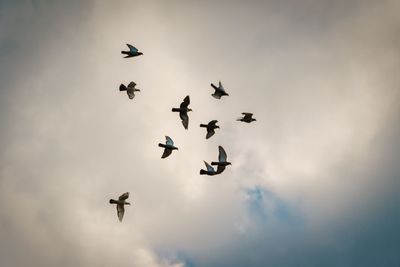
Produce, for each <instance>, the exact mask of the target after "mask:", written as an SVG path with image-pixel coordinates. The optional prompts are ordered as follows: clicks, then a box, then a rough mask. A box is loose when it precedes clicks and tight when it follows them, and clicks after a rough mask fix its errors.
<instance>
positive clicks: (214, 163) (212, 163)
mask: <svg viewBox="0 0 400 267" xmlns="http://www.w3.org/2000/svg"><path fill="white" fill-rule="evenodd" d="M211 165H219V162H215V161H213V162H211Z"/></svg>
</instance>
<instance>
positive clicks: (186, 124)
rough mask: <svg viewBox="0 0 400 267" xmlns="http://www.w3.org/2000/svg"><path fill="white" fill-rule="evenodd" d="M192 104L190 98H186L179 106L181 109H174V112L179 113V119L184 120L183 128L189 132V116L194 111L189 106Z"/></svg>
mask: <svg viewBox="0 0 400 267" xmlns="http://www.w3.org/2000/svg"><path fill="white" fill-rule="evenodd" d="M189 104H190V97H189V96H186V97H185V98H184V99H183V101H182V103H181V105H180V106H179V108H172V112H179V117H180V118H181V120H182V125H183V127H184V128H185V129H186V130H187V129H188V127H189V116H188V114H187V113H188V112H189V111H192V109H190V108H189V107H188V106H189Z"/></svg>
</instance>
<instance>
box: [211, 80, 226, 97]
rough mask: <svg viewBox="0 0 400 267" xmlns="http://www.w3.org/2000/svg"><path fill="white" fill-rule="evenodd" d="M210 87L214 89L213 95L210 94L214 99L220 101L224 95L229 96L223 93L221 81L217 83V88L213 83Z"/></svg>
mask: <svg viewBox="0 0 400 267" xmlns="http://www.w3.org/2000/svg"><path fill="white" fill-rule="evenodd" d="M211 87H212V88H214V90H215V92H214V93H213V94H211V95H212V96H213V97H214V98H216V99H221V97H222V96H224V95H226V96H229V94H227V93H226V92H225V89H224V87H223V86H222V83H221V81H219V83H218V87H217V86H215V85H214V84H213V83H211Z"/></svg>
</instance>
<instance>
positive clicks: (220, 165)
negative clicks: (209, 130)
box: [211, 146, 232, 174]
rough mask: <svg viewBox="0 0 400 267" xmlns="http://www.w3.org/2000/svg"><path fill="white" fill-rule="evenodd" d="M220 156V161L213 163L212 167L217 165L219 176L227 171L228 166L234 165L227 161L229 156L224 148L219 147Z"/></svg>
mask: <svg viewBox="0 0 400 267" xmlns="http://www.w3.org/2000/svg"><path fill="white" fill-rule="evenodd" d="M218 150H219V154H218V161H217V162H215V161H213V162H211V165H217V166H218V167H217V174H220V173H222V172H223V171H224V170H225V167H226V166H228V165H232V163H230V162H228V161H227V156H226V152H225V150H224V148H223V147H222V146H219V147H218Z"/></svg>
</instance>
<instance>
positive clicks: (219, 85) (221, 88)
mask: <svg viewBox="0 0 400 267" xmlns="http://www.w3.org/2000/svg"><path fill="white" fill-rule="evenodd" d="M218 88H219V90H221V91H225V89H224V87H223V86H222V83H221V81H219V84H218Z"/></svg>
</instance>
